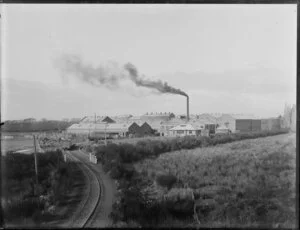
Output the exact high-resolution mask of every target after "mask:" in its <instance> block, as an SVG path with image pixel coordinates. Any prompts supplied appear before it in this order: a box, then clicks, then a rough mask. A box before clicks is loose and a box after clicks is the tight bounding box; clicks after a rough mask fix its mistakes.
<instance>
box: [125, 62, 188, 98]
mask: <svg viewBox="0 0 300 230" xmlns="http://www.w3.org/2000/svg"><path fill="white" fill-rule="evenodd" d="M124 68H125V69H126V70H127V71H128V72H129V77H130V79H131V80H132V81H133V82H134V83H135V84H136V85H137V86H142V87H147V88H153V89H157V90H158V91H159V92H161V93H172V94H179V95H183V96H186V97H187V96H188V95H187V94H186V93H185V92H183V91H182V90H180V89H176V88H173V87H172V86H169V85H168V84H167V83H166V82H164V83H163V82H162V81H160V80H158V81H151V80H147V79H143V78H141V77H140V76H139V74H138V70H137V69H136V67H135V66H134V65H132V64H131V63H127V64H126V65H125V66H124Z"/></svg>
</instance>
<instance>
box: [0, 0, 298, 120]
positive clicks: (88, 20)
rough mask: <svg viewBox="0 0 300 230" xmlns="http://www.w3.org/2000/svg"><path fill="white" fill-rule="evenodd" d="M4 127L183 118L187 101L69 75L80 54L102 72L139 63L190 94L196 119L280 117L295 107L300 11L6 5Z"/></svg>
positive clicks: (148, 74) (278, 8)
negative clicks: (66, 69)
mask: <svg viewBox="0 0 300 230" xmlns="http://www.w3.org/2000/svg"><path fill="white" fill-rule="evenodd" d="M1 7H2V9H1V35H2V38H1V39H2V40H1V52H2V53H1V60H2V63H1V67H2V68H1V71H2V73H1V94H2V95H1V110H2V112H1V116H2V119H3V120H7V119H24V118H28V117H35V118H37V119H40V118H47V119H61V118H65V117H66V118H72V117H82V116H85V115H93V114H94V113H97V114H99V115H117V114H136V115H139V114H144V113H146V112H174V113H176V114H184V113H185V111H186V105H185V101H186V100H185V98H184V97H183V96H179V95H171V94H159V93H157V92H155V91H153V90H149V89H147V88H142V87H136V86H135V85H134V84H133V83H132V82H130V81H126V80H124V81H122V82H120V87H119V88H118V89H113V90H112V89H108V88H105V87H93V86H91V85H89V84H86V83H84V82H81V81H80V80H78V79H77V78H75V77H74V76H71V75H70V76H67V77H64V78H62V76H61V71H60V70H59V68H57V66H55V60H56V59H57V58H59V57H60V56H61V55H65V54H74V55H78V56H80V57H81V58H82V60H83V62H84V63H85V64H86V65H89V66H91V67H92V68H97V66H98V65H100V64H102V63H107V62H116V63H119V64H120V65H124V64H125V63H127V62H130V63H132V64H134V65H135V66H136V67H137V69H138V71H139V73H141V74H143V75H145V77H146V78H147V79H151V80H161V81H166V82H168V84H169V85H171V86H173V87H175V88H180V89H181V90H183V91H184V92H186V93H187V94H188V95H189V96H190V113H191V114H196V113H197V114H198V113H206V112H208V113H214V112H220V113H245V114H249V113H251V114H255V115H257V116H262V117H273V116H278V115H279V114H282V113H283V108H284V103H285V102H287V103H293V104H295V103H296V36H297V5H296V4H293V5H292V4H289V5H275V4H271V5H259V4H254V5H212V4H210V5H202V4H197V5H191V4H189V5H170V4H167V5H132V4H130V5H113V4H111V5H95V4H93V5H87V4H84V5H71V4H68V5H62V4H59V5H55V4H50V5H45V4H43V5H34V4H27V5H22V4H16V5H14V4H8V5H3V4H2V5H1Z"/></svg>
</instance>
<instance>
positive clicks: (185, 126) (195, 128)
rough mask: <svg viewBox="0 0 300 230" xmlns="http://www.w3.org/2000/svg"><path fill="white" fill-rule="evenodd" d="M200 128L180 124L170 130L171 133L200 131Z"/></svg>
mask: <svg viewBox="0 0 300 230" xmlns="http://www.w3.org/2000/svg"><path fill="white" fill-rule="evenodd" d="M200 129H201V128H200V127H198V126H195V125H191V124H181V125H177V126H176V127H174V128H172V129H170V130H171V131H173V130H174V131H177V130H200Z"/></svg>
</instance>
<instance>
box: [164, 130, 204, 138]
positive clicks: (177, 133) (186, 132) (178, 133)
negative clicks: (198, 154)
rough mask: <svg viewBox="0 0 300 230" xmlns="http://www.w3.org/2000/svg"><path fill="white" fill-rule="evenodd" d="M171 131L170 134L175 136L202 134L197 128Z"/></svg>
mask: <svg viewBox="0 0 300 230" xmlns="http://www.w3.org/2000/svg"><path fill="white" fill-rule="evenodd" d="M169 133H170V134H169V136H175V137H184V136H195V135H199V134H200V133H199V131H196V130H171V131H170V132H169Z"/></svg>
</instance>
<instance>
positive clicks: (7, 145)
mask: <svg viewBox="0 0 300 230" xmlns="http://www.w3.org/2000/svg"><path fill="white" fill-rule="evenodd" d="M22 149H32V150H33V139H29V138H16V139H7V140H1V153H2V155H4V154H5V152H9V151H17V150H22Z"/></svg>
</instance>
